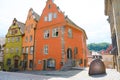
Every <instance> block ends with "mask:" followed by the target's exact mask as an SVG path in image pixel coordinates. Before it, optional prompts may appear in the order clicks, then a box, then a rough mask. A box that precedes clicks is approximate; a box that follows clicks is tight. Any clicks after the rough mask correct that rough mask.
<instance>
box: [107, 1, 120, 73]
mask: <svg viewBox="0 0 120 80" xmlns="http://www.w3.org/2000/svg"><path fill="white" fill-rule="evenodd" d="M119 3H120V0H105V15H106V16H108V22H109V23H110V29H111V38H112V46H113V49H112V54H113V55H114V65H115V68H116V69H117V70H118V71H120V5H119Z"/></svg>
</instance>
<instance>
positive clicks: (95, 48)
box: [88, 42, 110, 51]
mask: <svg viewBox="0 0 120 80" xmlns="http://www.w3.org/2000/svg"><path fill="white" fill-rule="evenodd" d="M109 45H110V44H109V43H106V42H103V43H90V44H88V49H89V50H92V51H101V50H106V49H107V48H108V46H109Z"/></svg>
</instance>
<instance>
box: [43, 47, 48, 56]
mask: <svg viewBox="0 0 120 80" xmlns="http://www.w3.org/2000/svg"><path fill="white" fill-rule="evenodd" d="M44 54H48V45H45V46H44Z"/></svg>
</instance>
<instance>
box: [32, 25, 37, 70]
mask: <svg viewBox="0 0 120 80" xmlns="http://www.w3.org/2000/svg"><path fill="white" fill-rule="evenodd" d="M36 26H37V25H35V28H34V43H33V45H34V47H33V66H32V70H34V67H35V62H34V61H35V46H36V45H35V34H36Z"/></svg>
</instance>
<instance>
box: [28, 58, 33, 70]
mask: <svg viewBox="0 0 120 80" xmlns="http://www.w3.org/2000/svg"><path fill="white" fill-rule="evenodd" d="M32 67H33V61H32V60H30V61H29V68H32Z"/></svg>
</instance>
